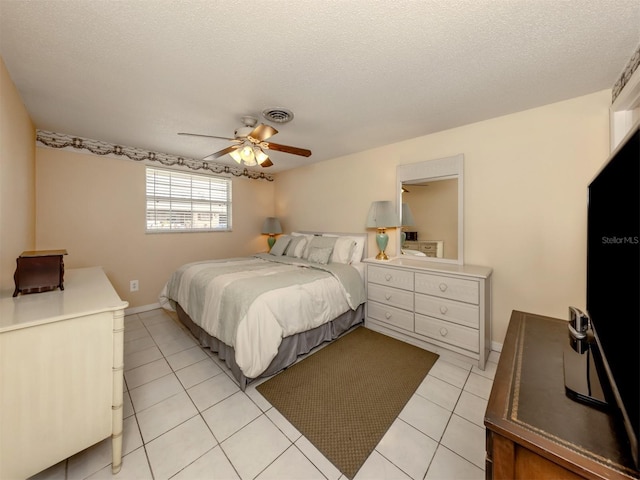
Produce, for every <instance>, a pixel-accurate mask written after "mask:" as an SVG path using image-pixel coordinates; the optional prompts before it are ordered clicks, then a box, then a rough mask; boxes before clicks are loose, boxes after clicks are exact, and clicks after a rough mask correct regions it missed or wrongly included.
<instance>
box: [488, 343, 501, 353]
mask: <svg viewBox="0 0 640 480" xmlns="http://www.w3.org/2000/svg"><path fill="white" fill-rule="evenodd" d="M491 351H493V352H498V353H500V352H502V343H498V342H491Z"/></svg>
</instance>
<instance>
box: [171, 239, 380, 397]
mask: <svg viewBox="0 0 640 480" xmlns="http://www.w3.org/2000/svg"><path fill="white" fill-rule="evenodd" d="M366 240H367V238H366V235H365V234H334V233H322V234H319V233H309V232H293V233H291V234H290V235H282V236H280V237H279V238H278V239H277V241H276V243H275V244H274V246H273V248H272V249H271V251H270V252H269V253H261V254H256V255H253V256H250V257H241V258H229V259H221V260H206V261H200V262H193V263H189V264H186V265H183V266H181V267H180V268H178V269H177V270H176V271H175V272H173V273H172V275H171V276H170V278H169V280H168V281H167V283H166V284H165V286H164V288H163V289H162V292H161V294H160V297H159V300H160V304H161V305H162V307H163V308H165V309H168V310H171V311H175V312H177V315H178V318H179V320H180V321H181V322H182V323H183V324H184V325H185V326H186V327H188V328H189V329H190V330H191V332H192V333H193V335H194V336H195V337H196V338H197V339H198V341H199V342H200V343H201V344H202V345H203V346H206V347H209V348H210V349H211V350H212V351H213V352H217V354H218V356H219V357H220V359H222V360H223V361H224V362H225V363H226V364H227V366H228V367H229V368H230V370H231V372H232V373H233V375H234V376H235V378H236V380H237V381H238V383H239V385H240V388H241V389H242V390H244V389H245V388H246V386H247V385H248V384H249V383H250V382H251V381H253V380H255V379H257V378H261V377H266V376H270V375H274V374H275V373H277V372H279V371H280V370H282V369H284V368H286V367H287V366H289V365H291V364H292V363H294V362H295V361H296V359H297V357H298V356H299V355H302V354H304V353H308V352H309V351H310V350H312V349H313V348H314V347H316V346H318V345H320V344H322V343H324V342H327V341H331V340H334V339H335V338H337V337H338V336H340V335H341V334H342V333H344V332H345V331H347V330H349V329H351V328H352V327H354V326H355V325H358V324H361V323H362V322H363V321H364V303H365V300H366V295H365V290H364V265H363V264H362V263H361V260H362V259H363V258H364V256H365V251H366Z"/></svg>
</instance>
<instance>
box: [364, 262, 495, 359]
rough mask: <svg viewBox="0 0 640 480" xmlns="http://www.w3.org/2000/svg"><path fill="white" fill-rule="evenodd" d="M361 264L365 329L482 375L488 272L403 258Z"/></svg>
mask: <svg viewBox="0 0 640 480" xmlns="http://www.w3.org/2000/svg"><path fill="white" fill-rule="evenodd" d="M365 262H366V263H367V317H366V323H367V326H368V327H369V328H371V329H372V330H376V331H379V332H381V333H385V334H387V335H390V336H392V337H395V338H398V339H400V340H404V341H406V342H407V343H411V344H414V345H417V346H419V347H422V348H425V349H427V350H430V351H432V352H435V353H439V354H443V355H452V356H457V357H459V358H460V357H462V358H464V359H465V360H467V361H468V360H470V359H471V360H473V361H475V362H476V363H477V365H478V367H479V368H481V369H484V365H485V362H486V361H487V357H488V355H489V351H490V349H491V273H492V269H491V268H488V267H480V266H473V265H454V264H446V263H442V264H441V263H430V262H425V261H419V260H414V259H409V258H404V257H400V258H395V259H392V260H389V261H378V260H374V259H367V260H365Z"/></svg>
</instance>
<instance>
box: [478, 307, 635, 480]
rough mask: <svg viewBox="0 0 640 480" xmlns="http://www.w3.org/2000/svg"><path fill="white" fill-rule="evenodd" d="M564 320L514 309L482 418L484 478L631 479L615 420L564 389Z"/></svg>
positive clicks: (632, 473)
mask: <svg viewBox="0 0 640 480" xmlns="http://www.w3.org/2000/svg"><path fill="white" fill-rule="evenodd" d="M567 341H568V336H567V321H564V320H559V319H555V318H550V317H543V316H539V315H534V314H531V313H524V312H518V311H514V312H513V313H512V315H511V321H510V323H509V328H508V330H507V336H506V338H505V342H504V346H503V350H502V353H501V355H500V362H499V363H498V369H497V372H496V376H495V380H494V383H493V388H492V390H491V396H490V398H489V404H488V406H487V411H486V414H485V419H484V423H485V426H486V427H487V430H486V435H487V437H486V438H487V440H486V448H487V459H486V470H485V473H486V478H487V479H509V480H512V479H532V478H535V479H557V478H563V479H581V478H590V479H592V478H595V479H605V478H606V479H631V478H638V477H639V475H640V472H638V470H637V469H636V468H635V466H634V463H633V460H632V457H631V452H630V449H629V444H628V440H627V437H626V434H625V431H624V428H623V426H622V424H621V422H620V421H619V419H618V418H617V417H616V416H614V415H612V414H610V413H608V412H605V411H600V410H597V409H595V408H593V407H589V406H586V405H583V404H581V403H578V402H575V401H573V400H571V399H570V398H569V397H567V395H566V394H565V389H564V372H563V349H564V343H565V342H567Z"/></svg>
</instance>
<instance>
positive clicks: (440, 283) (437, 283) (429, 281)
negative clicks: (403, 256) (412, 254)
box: [415, 273, 480, 305]
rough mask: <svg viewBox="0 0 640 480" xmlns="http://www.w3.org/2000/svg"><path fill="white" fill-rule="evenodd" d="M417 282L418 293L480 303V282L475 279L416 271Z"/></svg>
mask: <svg viewBox="0 0 640 480" xmlns="http://www.w3.org/2000/svg"><path fill="white" fill-rule="evenodd" d="M415 284H416V292H418V293H426V294H427V295H435V296H436V297H442V298H450V299H451V300H458V301H460V302H466V303H473V304H475V305H478V304H479V303H480V293H479V292H480V288H479V285H478V282H476V281H474V280H465V279H462V278H452V277H445V276H440V275H431V274H426V273H416V278H415Z"/></svg>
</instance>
